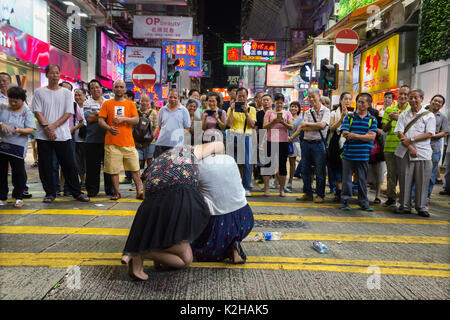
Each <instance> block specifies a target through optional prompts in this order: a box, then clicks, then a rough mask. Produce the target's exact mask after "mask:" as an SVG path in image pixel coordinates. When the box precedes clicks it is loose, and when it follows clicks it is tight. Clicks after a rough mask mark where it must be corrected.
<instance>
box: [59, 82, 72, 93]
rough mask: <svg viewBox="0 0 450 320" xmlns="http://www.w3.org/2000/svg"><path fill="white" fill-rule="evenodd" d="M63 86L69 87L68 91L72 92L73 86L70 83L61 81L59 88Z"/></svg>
mask: <svg viewBox="0 0 450 320" xmlns="http://www.w3.org/2000/svg"><path fill="white" fill-rule="evenodd" d="M63 84H68V85H69V86H70V91H73V85H72V84H71V83H70V82H67V81H63V82H60V83H59V86H60V87H62V85H63Z"/></svg>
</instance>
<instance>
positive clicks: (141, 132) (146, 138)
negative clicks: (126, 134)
mask: <svg viewBox="0 0 450 320" xmlns="http://www.w3.org/2000/svg"><path fill="white" fill-rule="evenodd" d="M152 112H153V111H152ZM150 114H151V113H150ZM133 138H134V141H136V142H138V143H140V144H143V145H144V146H148V145H149V144H150V143H152V141H153V139H154V136H153V128H152V123H151V121H150V119H147V118H146V117H143V116H140V117H139V122H138V123H137V124H136V125H134V126H133Z"/></svg>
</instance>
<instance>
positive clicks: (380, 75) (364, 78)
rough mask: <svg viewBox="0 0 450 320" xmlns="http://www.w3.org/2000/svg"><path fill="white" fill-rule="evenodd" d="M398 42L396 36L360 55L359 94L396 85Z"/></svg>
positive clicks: (397, 36)
mask: <svg viewBox="0 0 450 320" xmlns="http://www.w3.org/2000/svg"><path fill="white" fill-rule="evenodd" d="M398 42H399V35H398V34H397V35H395V36H392V37H390V38H388V39H386V40H384V41H383V42H380V43H379V44H377V45H375V46H373V47H371V48H369V49H367V50H366V51H364V52H363V53H362V54H361V68H360V85H361V92H375V91H379V90H383V89H387V88H391V87H395V86H396V85H397V69H398V48H399V45H398Z"/></svg>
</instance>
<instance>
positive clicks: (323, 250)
mask: <svg viewBox="0 0 450 320" xmlns="http://www.w3.org/2000/svg"><path fill="white" fill-rule="evenodd" d="M313 248H314V250H316V251H317V252H319V253H327V252H328V247H327V246H326V245H324V244H323V243H322V242H320V241H313Z"/></svg>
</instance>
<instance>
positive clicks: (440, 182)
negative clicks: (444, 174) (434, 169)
mask: <svg viewBox="0 0 450 320" xmlns="http://www.w3.org/2000/svg"><path fill="white" fill-rule="evenodd" d="M435 184H444V181H442V179H436V183H435Z"/></svg>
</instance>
